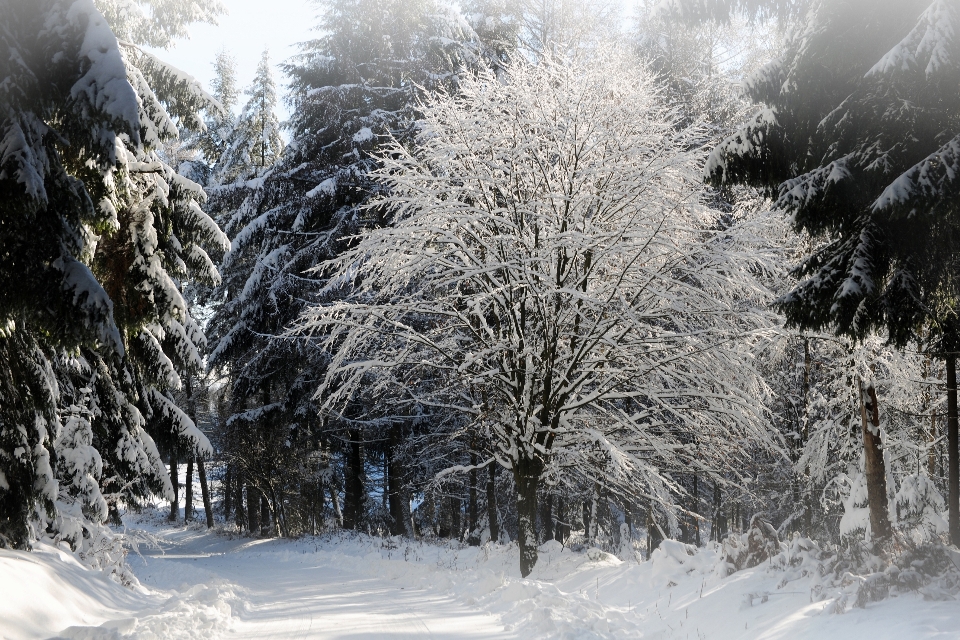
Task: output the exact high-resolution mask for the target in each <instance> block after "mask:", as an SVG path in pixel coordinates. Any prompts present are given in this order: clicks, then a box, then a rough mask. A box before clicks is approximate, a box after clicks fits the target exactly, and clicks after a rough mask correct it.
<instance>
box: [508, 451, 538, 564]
mask: <svg viewBox="0 0 960 640" xmlns="http://www.w3.org/2000/svg"><path fill="white" fill-rule="evenodd" d="M542 473H543V463H542V462H540V461H539V460H537V459H536V458H534V459H532V460H531V459H529V458H521V459H520V460H518V461H517V462H516V466H515V467H514V472H513V476H514V479H515V481H516V485H517V543H518V544H519V545H520V575H521V576H523V577H524V578H526V577H527V576H528V575H530V572H531V571H533V567H534V565H536V564H537V530H536V526H537V489H538V488H539V485H540V475H541V474H542Z"/></svg>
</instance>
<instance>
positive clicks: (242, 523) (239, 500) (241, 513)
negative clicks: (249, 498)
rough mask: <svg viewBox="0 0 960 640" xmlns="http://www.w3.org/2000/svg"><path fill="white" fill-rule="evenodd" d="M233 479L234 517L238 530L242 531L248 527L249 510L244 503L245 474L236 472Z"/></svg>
mask: <svg viewBox="0 0 960 640" xmlns="http://www.w3.org/2000/svg"><path fill="white" fill-rule="evenodd" d="M234 476H235V477H234V479H233V491H234V494H233V496H234V497H233V502H234V507H233V508H234V515H235V518H236V523H237V529H240V530H241V531H242V530H243V529H244V527H246V526H247V510H246V508H245V507H244V501H243V474H241V473H240V472H238V471H234Z"/></svg>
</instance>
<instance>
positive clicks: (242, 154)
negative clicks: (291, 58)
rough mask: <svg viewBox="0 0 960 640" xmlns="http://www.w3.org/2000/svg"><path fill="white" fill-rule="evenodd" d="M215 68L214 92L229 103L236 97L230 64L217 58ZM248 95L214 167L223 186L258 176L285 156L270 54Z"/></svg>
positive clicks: (217, 178) (265, 59)
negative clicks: (233, 94)
mask: <svg viewBox="0 0 960 640" xmlns="http://www.w3.org/2000/svg"><path fill="white" fill-rule="evenodd" d="M216 66H217V70H218V76H217V87H216V88H215V90H217V91H218V92H220V93H222V94H223V97H224V98H225V99H227V100H228V101H229V100H230V99H231V98H233V97H234V96H232V95H231V91H232V88H231V87H230V83H231V82H232V79H231V77H230V70H229V62H227V61H226V60H221V58H219V57H218V58H217V63H216ZM245 93H246V95H247V96H249V99H248V100H247V103H246V104H245V105H244V107H243V111H242V112H241V113H240V117H239V118H237V120H236V122H235V123H234V124H233V126H232V128H231V130H230V132H229V134H228V135H227V137H226V138H225V140H224V146H225V148H224V150H223V153H222V154H221V155H220V156H219V158H218V159H217V161H216V164H215V166H214V174H213V175H214V179H215V180H216V182H218V183H220V184H229V183H232V182H236V181H238V180H247V179H249V178H252V177H254V176H257V175H259V174H260V173H262V172H263V171H264V170H265V169H267V168H269V167H271V166H273V164H274V163H276V162H277V160H279V159H280V155H281V154H282V153H283V139H282V138H281V137H280V122H279V120H278V119H277V116H276V109H277V87H276V83H275V82H274V80H273V71H272V69H271V67H270V54H269V53H268V52H267V51H264V52H263V56H262V57H261V58H260V64H259V65H257V73H256V76H255V77H254V79H253V83H252V84H251V85H250V87H249V88H248V89H247V90H246V92H245ZM225 106H226V105H225Z"/></svg>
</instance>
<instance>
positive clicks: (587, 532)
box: [582, 500, 593, 545]
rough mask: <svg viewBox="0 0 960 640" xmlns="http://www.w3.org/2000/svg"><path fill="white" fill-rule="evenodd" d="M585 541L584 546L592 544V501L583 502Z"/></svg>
mask: <svg viewBox="0 0 960 640" xmlns="http://www.w3.org/2000/svg"><path fill="white" fill-rule="evenodd" d="M582 511H583V518H582V519H583V540H584V544H587V545H589V544H590V527H591V526H592V525H593V523H592V522H591V521H590V515H591V513H592V511H591V510H590V501H589V500H584V502H583V509H582Z"/></svg>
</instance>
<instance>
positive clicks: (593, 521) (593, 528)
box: [587, 482, 600, 545]
mask: <svg viewBox="0 0 960 640" xmlns="http://www.w3.org/2000/svg"><path fill="white" fill-rule="evenodd" d="M599 501H600V487H599V485H597V483H596V482H594V483H593V499H592V500H590V533H589V534H588V535H587V540H588V541H589V542H590V544H593V545H595V544H597V533H598V531H599V528H600V527H599V524H600V523H599V522H597V506H598V505H597V503H598V502H599Z"/></svg>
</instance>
